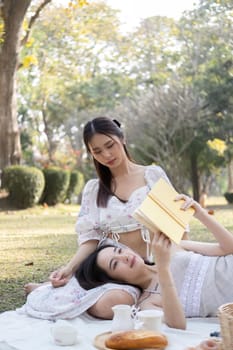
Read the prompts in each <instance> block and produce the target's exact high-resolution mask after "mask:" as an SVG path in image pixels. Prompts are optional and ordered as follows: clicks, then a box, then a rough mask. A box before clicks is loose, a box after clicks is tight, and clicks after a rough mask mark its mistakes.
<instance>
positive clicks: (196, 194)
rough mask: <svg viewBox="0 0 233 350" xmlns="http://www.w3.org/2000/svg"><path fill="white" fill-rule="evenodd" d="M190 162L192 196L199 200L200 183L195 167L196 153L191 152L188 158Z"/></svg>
mask: <svg viewBox="0 0 233 350" xmlns="http://www.w3.org/2000/svg"><path fill="white" fill-rule="evenodd" d="M190 164H191V181H192V189H193V198H194V199H195V200H196V201H197V202H199V196H200V184H199V182H200V181H199V174H198V167H197V156H196V154H195V153H194V154H191V158H190Z"/></svg>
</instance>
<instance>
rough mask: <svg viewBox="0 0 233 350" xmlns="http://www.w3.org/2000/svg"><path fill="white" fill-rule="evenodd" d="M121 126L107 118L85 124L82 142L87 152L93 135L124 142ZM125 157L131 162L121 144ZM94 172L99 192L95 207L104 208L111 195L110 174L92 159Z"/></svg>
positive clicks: (98, 118)
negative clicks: (97, 180)
mask: <svg viewBox="0 0 233 350" xmlns="http://www.w3.org/2000/svg"><path fill="white" fill-rule="evenodd" d="M120 126H121V124H120V123H119V122H118V121H117V120H112V119H110V118H108V117H97V118H95V119H92V120H91V121H89V122H87V123H86V125H85V126H84V129H83V141H84V144H85V146H86V149H87V151H88V152H89V153H90V147H89V143H90V142H91V139H92V137H93V136H94V135H95V134H97V133H98V134H103V135H106V136H109V137H111V136H113V135H114V136H117V137H118V138H119V139H120V140H121V141H123V140H124V134H123V132H122V129H121V127H120ZM123 147H124V150H125V153H126V156H127V158H128V159H129V160H131V161H132V158H131V156H130V154H129V152H128V150H127V148H126V145H125V144H123ZM93 161H94V165H95V168H96V172H97V174H98V177H99V190H98V194H97V206H98V207H103V208H106V206H107V203H108V199H109V197H110V196H112V195H113V193H112V190H111V184H112V173H111V171H110V170H109V168H108V167H106V166H105V165H102V164H100V163H99V162H98V161H97V160H96V159H93Z"/></svg>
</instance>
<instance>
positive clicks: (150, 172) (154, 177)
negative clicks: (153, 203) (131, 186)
mask: <svg viewBox="0 0 233 350" xmlns="http://www.w3.org/2000/svg"><path fill="white" fill-rule="evenodd" d="M161 177H162V178H163V179H164V180H166V181H167V182H168V183H169V184H171V181H170V180H169V178H168V176H167V174H166V173H165V171H164V170H163V168H162V167H160V166H159V165H150V166H148V168H147V172H146V180H147V183H148V184H149V187H150V188H152V187H153V185H154V184H155V183H156V182H157V181H158V180H159V179H160V178H161Z"/></svg>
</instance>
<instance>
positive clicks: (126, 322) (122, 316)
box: [111, 304, 134, 332]
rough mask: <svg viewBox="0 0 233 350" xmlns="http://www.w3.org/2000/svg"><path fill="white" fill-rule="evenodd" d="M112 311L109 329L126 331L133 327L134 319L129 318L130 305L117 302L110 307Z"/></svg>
mask: <svg viewBox="0 0 233 350" xmlns="http://www.w3.org/2000/svg"><path fill="white" fill-rule="evenodd" d="M112 310H113V312H114V315H113V320H112V326H111V331H112V332H115V331H128V330H130V329H134V321H133V319H132V318H131V307H130V306H129V305H125V304H119V305H115V306H113V307H112Z"/></svg>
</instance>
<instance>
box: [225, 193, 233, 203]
mask: <svg viewBox="0 0 233 350" xmlns="http://www.w3.org/2000/svg"><path fill="white" fill-rule="evenodd" d="M224 197H225V198H226V200H227V202H228V203H230V204H231V203H233V192H225V193H224Z"/></svg>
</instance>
